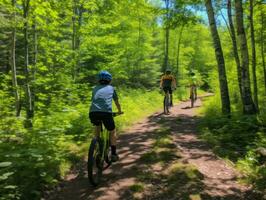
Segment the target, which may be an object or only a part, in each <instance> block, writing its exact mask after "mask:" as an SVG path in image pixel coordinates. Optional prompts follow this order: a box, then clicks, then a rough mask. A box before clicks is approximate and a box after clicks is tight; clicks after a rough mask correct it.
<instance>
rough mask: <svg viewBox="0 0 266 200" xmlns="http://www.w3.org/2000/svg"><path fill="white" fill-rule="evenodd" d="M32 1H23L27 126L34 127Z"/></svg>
mask: <svg viewBox="0 0 266 200" xmlns="http://www.w3.org/2000/svg"><path fill="white" fill-rule="evenodd" d="M29 4H30V0H26V1H23V17H24V20H25V22H24V53H25V55H24V62H25V68H24V72H25V76H26V84H25V85H26V89H25V90H26V91H25V94H26V126H27V127H32V121H31V120H32V118H33V115H34V111H33V105H32V97H31V89H30V75H29V44H28V14H29Z"/></svg>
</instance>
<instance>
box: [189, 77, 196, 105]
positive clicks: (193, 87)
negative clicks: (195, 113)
mask: <svg viewBox="0 0 266 200" xmlns="http://www.w3.org/2000/svg"><path fill="white" fill-rule="evenodd" d="M189 88H190V97H189V98H190V99H191V101H192V107H193V105H194V101H196V100H197V98H198V97H197V78H196V75H195V73H194V72H191V73H190V83H189Z"/></svg>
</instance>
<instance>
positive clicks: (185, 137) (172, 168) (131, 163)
mask: <svg viewBox="0 0 266 200" xmlns="http://www.w3.org/2000/svg"><path fill="white" fill-rule="evenodd" d="M189 106H190V102H189V101H187V102H182V103H180V104H178V105H177V106H174V107H173V108H172V109H171V114H170V115H164V114H162V113H159V112H157V113H154V114H153V115H151V116H149V117H147V118H146V119H145V120H143V121H142V122H140V123H137V124H135V125H134V126H133V127H131V128H130V129H128V130H125V131H124V133H123V134H122V135H120V136H119V141H118V144H119V145H118V149H119V151H118V153H119V156H120V160H119V162H117V163H115V164H113V165H112V166H111V167H110V168H109V169H107V170H106V171H104V176H103V183H102V184H101V185H100V186H99V187H97V188H93V187H92V186H91V185H90V184H89V182H88V179H87V175H86V163H85V162H84V163H83V166H81V169H80V170H78V171H77V173H75V174H74V173H73V174H70V175H69V176H68V177H67V179H66V181H65V183H64V186H63V187H62V188H61V190H60V191H58V192H57V193H56V195H52V196H53V197H52V198H51V197H49V198H47V199H49V200H52V199H53V200H61V199H62V200H89V199H92V200H128V199H152V200H155V199H158V200H159V199H165V200H172V199H177V200H183V199H184V200H187V199H191V200H200V199H204V200H205V199H232V200H236V199H243V200H248V199H252V200H254V199H259V198H255V197H254V196H253V195H252V190H251V188H250V187H248V186H244V185H240V184H239V183H238V182H237V178H238V176H239V174H238V173H237V172H236V171H235V170H234V169H233V168H232V167H231V166H229V165H228V164H227V163H226V162H225V161H223V160H221V159H219V158H218V157H216V156H215V155H214V154H213V153H212V151H211V149H210V147H209V146H208V144H206V142H204V141H202V140H200V139H199V137H198V134H197V131H196V125H197V122H198V120H199V118H200V117H199V116H197V115H196V112H195V111H196V109H197V108H198V107H200V106H201V100H200V99H199V100H197V102H196V106H195V108H192V109H191V108H190V107H189Z"/></svg>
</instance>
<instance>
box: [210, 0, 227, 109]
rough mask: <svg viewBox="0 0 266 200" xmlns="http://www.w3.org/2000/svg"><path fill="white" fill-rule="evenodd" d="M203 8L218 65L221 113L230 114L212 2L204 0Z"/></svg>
mask: <svg viewBox="0 0 266 200" xmlns="http://www.w3.org/2000/svg"><path fill="white" fill-rule="evenodd" d="M205 6H206V8H207V13H208V19H209V24H210V29H211V35H212V39H213V44H214V48H215V55H216V60H217V64H218V72H219V82H220V91H221V101H222V113H223V114H230V99H229V92H228V84H227V77H226V71H225V64H224V56H223V50H222V46H221V41H220V37H219V34H218V31H217V27H216V22H215V17H214V12H213V7H212V1H211V0H205Z"/></svg>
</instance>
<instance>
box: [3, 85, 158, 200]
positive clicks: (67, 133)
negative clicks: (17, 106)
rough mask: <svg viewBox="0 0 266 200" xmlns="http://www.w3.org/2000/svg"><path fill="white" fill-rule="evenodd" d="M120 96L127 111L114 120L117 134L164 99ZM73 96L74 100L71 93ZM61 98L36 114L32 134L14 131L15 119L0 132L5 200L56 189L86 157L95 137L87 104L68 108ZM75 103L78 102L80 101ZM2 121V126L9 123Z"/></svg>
mask: <svg viewBox="0 0 266 200" xmlns="http://www.w3.org/2000/svg"><path fill="white" fill-rule="evenodd" d="M75 91H77V90H75ZM118 93H119V96H120V99H121V105H122V109H123V111H124V112H125V114H124V115H122V116H120V117H118V118H116V124H117V126H118V129H119V130H121V129H122V128H123V127H126V126H128V125H131V124H132V123H133V122H135V121H136V120H139V119H141V118H143V117H144V116H146V115H148V114H150V113H153V112H154V111H156V110H158V109H160V108H161V104H162V100H163V96H162V95H160V94H158V92H154V91H153V92H145V91H144V90H132V91H128V90H122V91H120V90H119V89H118ZM79 95H81V94H79ZM71 96H72V97H73V96H74V97H75V93H73V94H72V95H71ZM81 97H82V95H81ZM59 98H60V97H59V96H58V97H57V98H52V99H51V102H50V106H49V108H48V109H47V110H46V112H39V113H37V115H36V116H35V118H34V121H33V124H34V126H33V128H32V129H30V130H25V129H24V128H23V126H22V125H21V126H18V125H17V123H18V122H19V120H17V119H16V120H15V119H14V120H13V121H14V122H17V123H10V124H9V126H4V127H5V129H2V128H1V131H2V132H1V138H0V139H1V140H0V160H1V162H0V186H1V187H0V194H1V196H3V199H5V200H6V199H38V198H39V197H40V195H41V191H43V190H44V189H45V188H47V187H50V186H52V185H55V184H57V183H58V180H60V179H61V178H62V177H63V176H64V175H65V174H66V173H67V171H68V170H69V169H70V167H71V165H72V163H74V164H76V163H77V162H78V161H79V160H80V159H81V158H82V157H84V156H85V155H86V153H87V147H88V144H89V139H90V138H91V137H92V135H93V134H92V133H93V131H92V126H91V124H90V123H89V119H88V110H89V104H90V102H89V101H86V103H78V104H76V105H72V104H71V103H72V100H73V99H72V98H71V99H72V100H71V101H70V102H71V103H70V105H68V104H66V103H65V102H64V95H63V97H61V100H62V101H58V100H59ZM74 99H75V100H74V101H75V102H79V101H81V99H82V98H78V99H76V98H74ZM87 99H89V95H88V98H87ZM150 99H153V101H152V102H151V101H150ZM1 120H2V121H1V122H2V124H3V125H5V124H6V123H7V122H8V120H10V119H9V118H1ZM2 124H1V125H2ZM1 127H3V126H1ZM3 131H6V132H3Z"/></svg>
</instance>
